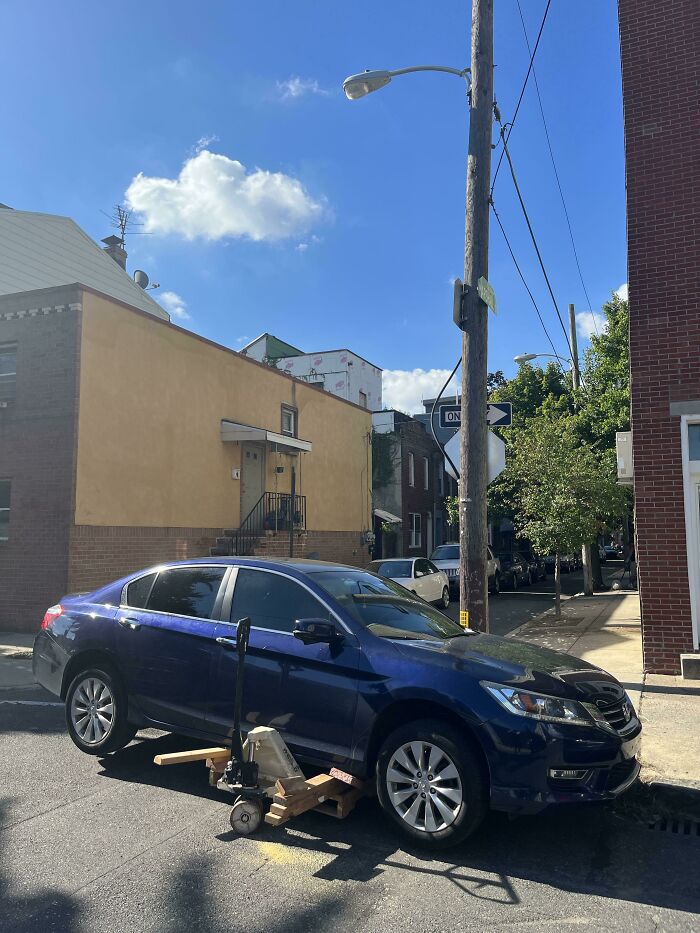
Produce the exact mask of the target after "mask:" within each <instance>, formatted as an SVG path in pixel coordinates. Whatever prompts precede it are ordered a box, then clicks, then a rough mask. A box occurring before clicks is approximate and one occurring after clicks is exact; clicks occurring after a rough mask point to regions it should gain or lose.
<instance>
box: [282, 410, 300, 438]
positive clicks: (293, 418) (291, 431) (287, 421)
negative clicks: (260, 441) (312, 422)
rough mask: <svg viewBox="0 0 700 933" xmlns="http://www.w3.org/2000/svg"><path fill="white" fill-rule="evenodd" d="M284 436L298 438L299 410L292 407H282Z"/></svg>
mask: <svg viewBox="0 0 700 933" xmlns="http://www.w3.org/2000/svg"><path fill="white" fill-rule="evenodd" d="M282 434H287V435H289V437H296V436H297V410H296V408H293V407H292V406H291V405H283V406H282Z"/></svg>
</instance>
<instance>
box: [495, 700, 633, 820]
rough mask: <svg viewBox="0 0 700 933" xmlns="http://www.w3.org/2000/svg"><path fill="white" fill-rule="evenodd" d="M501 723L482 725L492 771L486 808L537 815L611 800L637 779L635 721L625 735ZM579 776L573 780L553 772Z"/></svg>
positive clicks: (583, 728)
mask: <svg viewBox="0 0 700 933" xmlns="http://www.w3.org/2000/svg"><path fill="white" fill-rule="evenodd" d="M503 725H504V724H503V721H502V720H501V721H499V722H491V723H487V724H485V731H486V733H487V736H486V743H485V744H486V745H487V758H488V761H489V769H490V772H491V807H492V808H493V809H494V810H504V811H507V812H510V813H538V812H539V811H540V810H543V809H544V808H545V807H550V806H554V805H560V804H574V803H593V802H596V801H604V800H612V799H614V798H615V797H618V796H619V795H620V794H622V793H624V792H625V791H626V790H627V789H628V788H629V787H631V786H632V784H634V782H635V781H636V780H637V777H638V776H639V771H640V764H639V761H638V756H639V750H640V746H641V732H642V727H641V725H640V723H639V721H638V720H637V719H636V718H635V719H634V720H633V721H632V722H631V723H630V726H629V728H628V729H627V730H626V731H625V733H624V734H614V733H612V732H608V731H607V730H603V729H599V728H597V727H591V728H587V727H585V726H566V725H561V726H560V725H557V724H554V723H545V722H537V721H533V722H532V723H530V722H528V723H527V724H526V726H527V727H526V728H525V729H523V728H522V725H523V723H522V722H521V723H519V725H520V728H519V729H518V730H517V731H516V730H515V729H513V727H512V724H511V723H508V724H507V728H506V729H504V728H503ZM557 770H570V771H578V772H581V773H580V775H579V776H577V778H576V779H574V780H571V779H562V778H555V777H553V776H552V772H553V771H557Z"/></svg>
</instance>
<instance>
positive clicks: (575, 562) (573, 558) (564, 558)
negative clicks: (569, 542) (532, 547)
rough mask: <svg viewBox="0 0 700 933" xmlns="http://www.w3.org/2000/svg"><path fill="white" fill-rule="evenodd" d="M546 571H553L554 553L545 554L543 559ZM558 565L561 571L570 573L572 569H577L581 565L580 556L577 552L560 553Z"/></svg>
mask: <svg viewBox="0 0 700 933" xmlns="http://www.w3.org/2000/svg"><path fill="white" fill-rule="evenodd" d="M544 563H545V567H546V568H547V573H551V574H553V573H554V565H555V555H554V554H547V556H546V557H545V559H544ZM559 566H560V567H561V572H562V573H570V572H571V571H572V570H578V568H579V567H580V566H581V556H580V555H579V554H560V555H559Z"/></svg>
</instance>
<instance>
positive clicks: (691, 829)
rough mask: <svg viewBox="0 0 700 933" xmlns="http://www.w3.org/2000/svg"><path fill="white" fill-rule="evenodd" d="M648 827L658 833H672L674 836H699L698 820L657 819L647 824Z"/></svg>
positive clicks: (699, 826)
mask: <svg viewBox="0 0 700 933" xmlns="http://www.w3.org/2000/svg"><path fill="white" fill-rule="evenodd" d="M648 826H649V829H653V830H656V832H659V833H673V834H674V835H676V836H700V821H698V820H657V821H656V822H655V823H649V824H648Z"/></svg>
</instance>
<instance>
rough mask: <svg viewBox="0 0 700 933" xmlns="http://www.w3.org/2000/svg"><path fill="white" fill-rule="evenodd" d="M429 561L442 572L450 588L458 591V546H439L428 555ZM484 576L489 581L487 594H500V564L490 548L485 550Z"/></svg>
mask: <svg viewBox="0 0 700 933" xmlns="http://www.w3.org/2000/svg"><path fill="white" fill-rule="evenodd" d="M430 560H431V561H432V563H434V564H435V566H436V567H437V568H439V569H440V570H444V571H445V573H446V574H447V578H448V580H449V583H450V587H451V588H453V589H455V590H458V589H459V545H458V544H441V545H440V546H439V547H436V548H435V550H434V551H433V553H432V554H431V555H430ZM486 574H487V576H488V580H489V593H493V594H494V595H496V594H498V593H500V592H501V562H500V560H499V559H498V558H497V557H495V556H494V553H493V551H492V550H491V548H490V547H487V548H486Z"/></svg>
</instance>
